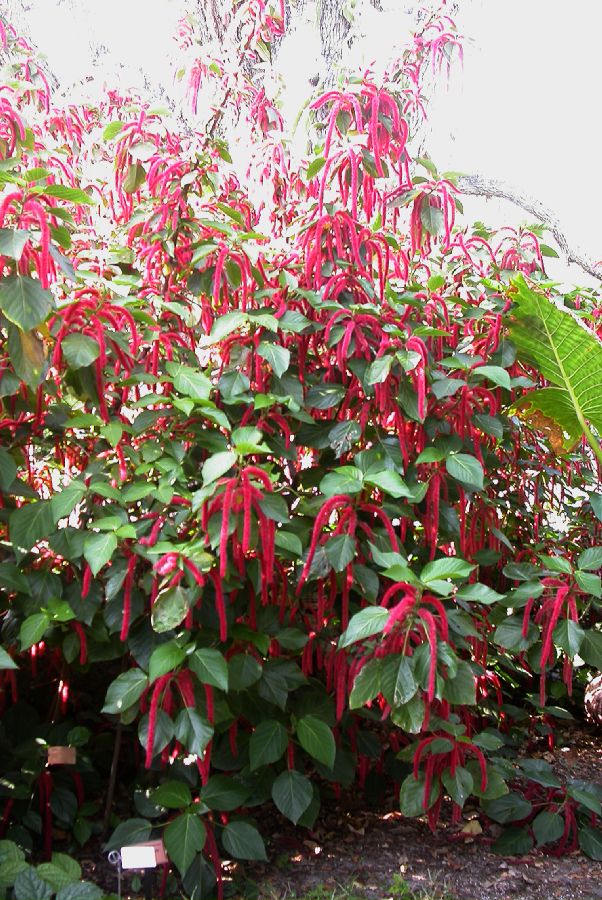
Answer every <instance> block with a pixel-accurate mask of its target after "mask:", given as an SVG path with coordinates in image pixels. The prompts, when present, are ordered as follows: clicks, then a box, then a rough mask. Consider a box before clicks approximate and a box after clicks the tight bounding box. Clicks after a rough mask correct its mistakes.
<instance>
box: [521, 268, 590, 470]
mask: <svg viewBox="0 0 602 900" xmlns="http://www.w3.org/2000/svg"><path fill="white" fill-rule="evenodd" d="M509 293H510V297H511V298H512V301H513V305H512V310H511V314H510V337H511V339H512V341H513V343H514V345H515V346H516V349H517V352H518V356H519V358H520V359H522V360H523V361H524V362H526V363H528V364H530V365H532V366H533V367H534V368H536V369H537V370H538V372H540V373H541V374H542V375H543V376H544V378H545V379H546V380H547V381H548V382H550V384H551V385H553V387H546V388H541V389H538V390H534V391H531V392H530V393H528V394H527V395H526V397H524V398H522V399H521V400H520V401H519V402H518V403H517V404H516V406H517V407H518V408H519V409H521V410H522V412H523V415H525V414H526V417H527V418H528V419H529V420H530V421H531V422H532V424H533V425H534V426H535V427H536V428H540V429H541V430H543V431H545V432H546V434H547V436H548V438H549V440H550V443H551V444H552V446H553V447H554V449H555V450H560V449H562V446H563V445H564V447H571V446H573V445H574V444H575V443H576V441H577V440H578V439H579V438H580V437H581V436H582V435H585V436H586V438H587V440H588V442H589V443H590V445H591V446H592V447H593V449H594V451H595V452H596V455H598V453H599V452H600V445H599V443H598V441H596V440H595V438H594V436H593V435H592V433H591V430H590V428H589V426H590V425H593V426H594V428H595V429H596V431H597V432H598V434H600V435H602V341H600V339H599V338H598V337H597V335H596V334H594V332H592V331H590V330H589V329H588V328H587V326H586V325H585V324H584V323H583V322H582V321H581V320H580V319H579V318H578V317H577V316H576V315H575V314H574V313H573V312H572V311H571V310H569V309H566V308H564V307H562V306H559V305H558V304H557V303H556V302H555V301H554V300H552V299H550V298H549V297H547V296H546V295H545V294H543V293H542V292H541V291H539V290H536V289H535V288H533V287H531V286H530V285H528V284H527V282H526V281H525V279H524V278H523V277H522V276H519V277H518V278H516V279H513V281H512V286H511V288H510V292H509ZM592 440H593V441H594V444H595V446H594V444H592Z"/></svg>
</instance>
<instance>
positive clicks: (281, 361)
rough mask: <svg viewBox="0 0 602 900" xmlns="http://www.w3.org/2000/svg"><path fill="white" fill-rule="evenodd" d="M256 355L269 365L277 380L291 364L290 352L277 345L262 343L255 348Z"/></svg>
mask: <svg viewBox="0 0 602 900" xmlns="http://www.w3.org/2000/svg"><path fill="white" fill-rule="evenodd" d="M257 353H258V354H259V356H261V358H262V359H265V360H266V362H268V363H269V364H270V366H271V367H272V370H273V371H274V372H275V373H276V375H277V376H278V378H280V376H281V375H284V373H285V372H286V370H287V369H288V367H289V366H290V364H291V352H290V350H287V349H286V348H285V347H281V346H280V345H279V344H268V343H267V341H262V342H261V344H260V345H259V347H258V348H257Z"/></svg>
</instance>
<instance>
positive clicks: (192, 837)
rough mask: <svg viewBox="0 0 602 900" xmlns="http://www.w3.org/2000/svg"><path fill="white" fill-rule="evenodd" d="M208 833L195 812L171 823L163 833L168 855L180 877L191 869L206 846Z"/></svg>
mask: <svg viewBox="0 0 602 900" xmlns="http://www.w3.org/2000/svg"><path fill="white" fill-rule="evenodd" d="M206 837H207V833H206V831H205V825H204V823H203V821H202V819H201V818H200V817H199V816H198V815H197V814H196V813H194V812H186V813H183V814H182V815H181V816H178V817H177V818H175V819H174V820H173V821H172V822H170V823H169V825H168V826H167V828H166V829H165V831H164V832H163V841H164V843H165V849H166V851H167V855H168V856H169V858H170V859H171V861H172V862H173V863H174V864H175V865H176V867H177V869H178V871H179V872H180V875H184V874H185V873H186V872H187V871H188V869H189V868H190V866H191V864H192V861H193V859H194V858H195V856H196V855H197V853H200V852H201V850H202V849H203V847H204V846H205V839H206Z"/></svg>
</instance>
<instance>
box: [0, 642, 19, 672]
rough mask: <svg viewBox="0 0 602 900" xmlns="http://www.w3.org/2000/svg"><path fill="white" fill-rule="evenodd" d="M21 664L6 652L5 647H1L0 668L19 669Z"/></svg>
mask: <svg viewBox="0 0 602 900" xmlns="http://www.w3.org/2000/svg"><path fill="white" fill-rule="evenodd" d="M18 668H19V666H18V665H17V664H16V662H15V661H14V659H13V658H12V656H10V654H8V653H7V652H6V650H5V649H4V647H0V669H4V670H6V669H18Z"/></svg>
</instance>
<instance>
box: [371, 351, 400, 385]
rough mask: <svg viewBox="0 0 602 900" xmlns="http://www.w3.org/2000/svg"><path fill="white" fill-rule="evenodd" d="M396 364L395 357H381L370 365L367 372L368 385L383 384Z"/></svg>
mask: <svg viewBox="0 0 602 900" xmlns="http://www.w3.org/2000/svg"><path fill="white" fill-rule="evenodd" d="M394 362H395V357H394V356H381V357H379V358H378V359H375V360H374V362H373V363H371V364H370V366H369V367H368V370H367V372H366V383H367V384H382V383H383V381H386V380H387V378H388V377H389V373H390V371H391V366H392V365H393V363H394Z"/></svg>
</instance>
